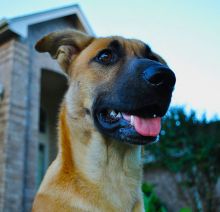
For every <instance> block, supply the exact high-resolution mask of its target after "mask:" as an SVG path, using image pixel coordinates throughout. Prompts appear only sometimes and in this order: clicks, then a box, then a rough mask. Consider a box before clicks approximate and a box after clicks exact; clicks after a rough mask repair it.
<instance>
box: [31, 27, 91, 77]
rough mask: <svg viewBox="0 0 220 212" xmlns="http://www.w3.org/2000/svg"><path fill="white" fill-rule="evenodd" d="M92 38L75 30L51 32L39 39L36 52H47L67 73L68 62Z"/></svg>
mask: <svg viewBox="0 0 220 212" xmlns="http://www.w3.org/2000/svg"><path fill="white" fill-rule="evenodd" d="M93 39H94V38H93V37H91V36H89V35H87V34H85V33H82V32H80V31H77V30H66V31H60V32H52V33H50V34H48V35H46V36H45V37H43V38H42V39H41V40H39V41H38V42H37V43H36V45H35V49H36V50H37V51H38V52H49V53H50V55H51V57H52V58H54V59H57V61H58V63H59V64H60V66H61V68H62V69H63V70H64V71H65V72H66V73H67V74H68V67H69V65H70V62H71V61H72V60H73V59H74V57H76V56H77V54H79V53H80V52H81V51H82V50H83V49H84V48H85V47H86V46H88V45H89V44H90V43H91V42H92V40H93Z"/></svg>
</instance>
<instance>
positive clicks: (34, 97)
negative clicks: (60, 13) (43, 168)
mask: <svg viewBox="0 0 220 212" xmlns="http://www.w3.org/2000/svg"><path fill="white" fill-rule="evenodd" d="M75 23H76V21H74V20H73V18H70V17H64V18H60V19H54V20H52V21H47V22H43V23H40V24H36V25H33V26H31V27H29V31H28V39H27V43H28V47H29V56H30V60H29V62H30V65H29V69H30V76H29V88H28V91H29V94H28V102H29V104H28V123H29V127H28V129H27V130H28V131H27V134H28V136H27V155H26V160H27V161H28V163H27V164H26V171H25V186H24V203H25V205H24V210H25V211H30V210H31V207H32V203H33V198H34V196H35V194H36V191H37V165H38V142H39V140H38V139H39V127H38V126H39V108H40V92H41V91H40V86H41V85H40V82H41V73H42V70H50V71H54V72H57V73H62V71H61V69H60V67H59V66H58V64H57V62H56V61H55V60H53V59H51V57H50V56H49V54H47V53H45V54H39V53H38V52H36V50H35V49H34V45H35V44H36V42H37V41H38V40H39V39H40V38H42V37H43V36H44V35H46V34H48V33H50V32H53V31H57V30H62V29H66V28H75V27H77V26H76V25H75Z"/></svg>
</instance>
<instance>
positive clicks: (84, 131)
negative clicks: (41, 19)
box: [33, 31, 144, 212]
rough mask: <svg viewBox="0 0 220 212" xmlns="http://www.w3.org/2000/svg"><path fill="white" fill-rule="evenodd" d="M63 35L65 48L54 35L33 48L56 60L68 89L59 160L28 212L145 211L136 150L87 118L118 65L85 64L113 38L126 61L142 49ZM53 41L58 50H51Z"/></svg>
mask: <svg viewBox="0 0 220 212" xmlns="http://www.w3.org/2000/svg"><path fill="white" fill-rule="evenodd" d="M64 34H65V36H66V35H68V39H69V43H68V42H63V40H62V39H63V37H65V36H63V34H62V33H59V34H50V35H48V36H47V37H46V38H44V39H42V40H41V41H39V42H38V44H37V46H36V48H37V49H38V50H39V51H41V52H49V53H50V54H51V55H52V56H54V55H56V56H55V58H57V59H58V60H59V63H60V64H61V67H62V68H63V69H64V71H65V72H66V73H68V77H69V89H68V91H67V93H66V96H65V98H64V101H63V103H62V106H61V109H60V115H59V127H58V134H59V151H58V155H57V157H56V159H55V161H54V162H53V163H52V164H51V166H50V167H49V169H48V170H47V173H46V175H45V177H44V179H43V182H42V184H41V186H40V188H39V191H38V193H37V195H36V198H35V200H34V204H33V211H34V212H39V211H44V212H45V211H50V212H52V211H91V212H95V211H97V212H98V211H100V212H101V211H102V212H103V211H112V212H116V211H119V212H120V211H121V212H122V211H123V212H130V211H134V212H140V211H144V207H143V197H142V191H141V182H142V163H141V147H140V146H130V145H126V144H121V143H120V142H117V141H114V140H112V139H109V138H106V137H105V136H103V135H102V134H100V133H99V131H98V130H97V129H96V128H95V126H94V123H93V120H92V118H91V115H89V114H87V112H86V109H91V107H92V103H93V100H94V96H95V95H94V94H95V92H96V89H97V87H100V86H104V87H105V88H106V89H110V88H111V82H112V80H114V78H115V77H116V76H117V74H118V72H119V71H120V65H122V64H119V65H116V66H114V67H111V70H101V67H100V66H97V65H95V64H90V63H89V61H90V60H91V58H93V57H94V56H95V55H96V54H97V52H99V51H100V50H102V49H104V48H106V47H107V46H108V44H109V43H110V41H112V40H113V39H116V38H117V40H119V41H120V42H121V43H122V44H123V46H124V48H125V49H126V52H127V55H128V57H129V56H130V57H132V56H133V55H139V54H141V47H142V46H143V44H142V43H141V42H140V41H136V40H126V39H124V38H121V37H110V38H91V37H88V36H87V35H84V34H82V33H80V34H79V32H76V31H73V32H69V31H68V33H65V32H64ZM57 40H59V45H57V46H56V47H54V46H53V42H55V41H57ZM52 46H53V48H52ZM70 58H71V59H70ZM63 64H65V65H63Z"/></svg>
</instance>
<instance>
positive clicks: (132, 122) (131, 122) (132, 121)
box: [130, 115, 134, 126]
mask: <svg viewBox="0 0 220 212" xmlns="http://www.w3.org/2000/svg"><path fill="white" fill-rule="evenodd" d="M130 124H131V125H132V126H133V125H134V116H132V115H131V121H130Z"/></svg>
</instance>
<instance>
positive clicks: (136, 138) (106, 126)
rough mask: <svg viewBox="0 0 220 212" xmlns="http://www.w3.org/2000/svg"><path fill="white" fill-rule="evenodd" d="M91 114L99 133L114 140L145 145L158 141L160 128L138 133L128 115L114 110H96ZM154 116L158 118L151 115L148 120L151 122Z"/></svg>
mask: <svg viewBox="0 0 220 212" xmlns="http://www.w3.org/2000/svg"><path fill="white" fill-rule="evenodd" d="M93 115H94V121H95V125H96V127H97V128H98V130H99V131H100V133H102V134H103V135H105V136H107V137H109V138H112V139H114V140H116V141H119V142H122V143H126V144H132V145H146V144H151V143H154V142H157V141H159V131H160V129H157V132H156V133H155V132H152V130H148V131H149V132H148V133H140V132H138V130H137V129H136V127H135V124H134V123H132V122H133V121H132V120H129V115H125V114H123V113H120V112H115V111H114V110H105V111H101V112H100V111H99V112H97V111H96V112H94V114H93ZM130 117H132V116H130ZM154 118H155V119H160V118H158V117H157V118H156V117H151V118H149V120H151V122H153V121H154V120H153V119H154ZM131 119H132V118H131ZM159 124H160V123H159Z"/></svg>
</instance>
